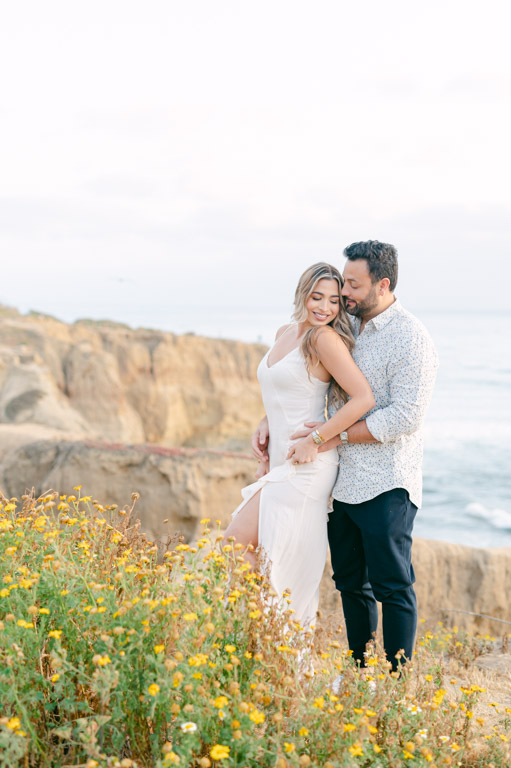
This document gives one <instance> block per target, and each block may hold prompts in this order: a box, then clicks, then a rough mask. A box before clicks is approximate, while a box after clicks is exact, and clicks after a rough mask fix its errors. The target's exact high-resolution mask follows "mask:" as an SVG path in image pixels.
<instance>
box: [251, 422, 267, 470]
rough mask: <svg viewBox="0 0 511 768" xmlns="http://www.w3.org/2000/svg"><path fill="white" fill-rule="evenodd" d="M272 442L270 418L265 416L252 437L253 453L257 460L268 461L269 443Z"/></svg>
mask: <svg viewBox="0 0 511 768" xmlns="http://www.w3.org/2000/svg"><path fill="white" fill-rule="evenodd" d="M269 441H270V433H269V429H268V417H267V416H264V418H262V419H261V421H260V422H259V425H258V427H257V429H256V431H255V432H254V434H253V435H252V441H251V443H252V453H253V454H254V456H255V458H256V459H259V461H261V460H262V459H265V460H267V459H268V443H269Z"/></svg>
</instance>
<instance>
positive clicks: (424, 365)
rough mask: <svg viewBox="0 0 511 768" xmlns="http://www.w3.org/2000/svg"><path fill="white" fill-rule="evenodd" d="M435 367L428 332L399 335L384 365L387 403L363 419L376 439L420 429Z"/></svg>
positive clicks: (381, 439)
mask: <svg viewBox="0 0 511 768" xmlns="http://www.w3.org/2000/svg"><path fill="white" fill-rule="evenodd" d="M437 369H438V357H437V353H436V350H435V348H434V346H433V342H432V341H431V339H430V338H429V336H427V335H426V334H425V333H420V332H419V333H417V332H416V333H413V331H412V332H410V333H409V334H407V337H404V335H403V336H402V337H401V344H400V347H399V348H398V349H397V350H396V351H395V353H394V354H393V356H392V358H391V360H390V361H389V364H388V366H387V376H388V379H389V390H390V403H389V404H388V405H387V406H385V407H384V408H378V409H376V410H374V411H373V412H372V413H370V414H369V415H368V416H367V419H366V428H367V430H368V431H369V433H370V434H371V435H373V437H374V438H375V439H376V441H377V442H379V443H387V442H389V441H391V440H396V439H397V438H398V437H401V435H411V434H413V433H414V432H416V431H417V430H418V429H420V427H421V425H422V423H423V421H424V416H425V415H426V410H427V407H428V405H429V402H430V400H431V395H432V394H433V386H434V383H435V378H436V373H437ZM355 426H356V425H355ZM361 442H365V441H361Z"/></svg>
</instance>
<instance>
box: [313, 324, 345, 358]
mask: <svg viewBox="0 0 511 768" xmlns="http://www.w3.org/2000/svg"><path fill="white" fill-rule="evenodd" d="M314 341H315V343H316V346H317V348H318V351H319V352H320V353H321V352H329V351H330V350H332V351H333V350H339V349H340V348H341V347H344V348H345V349H346V351H348V347H347V346H346V342H345V341H344V340H343V338H342V337H341V336H339V334H338V333H337V331H334V329H333V328H331V327H330V326H329V325H325V326H323V327H322V328H318V329H317V330H316V331H315V333H314Z"/></svg>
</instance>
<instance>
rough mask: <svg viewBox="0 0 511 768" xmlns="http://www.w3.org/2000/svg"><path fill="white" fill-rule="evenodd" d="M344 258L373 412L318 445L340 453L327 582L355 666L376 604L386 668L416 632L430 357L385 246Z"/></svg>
mask: <svg viewBox="0 0 511 768" xmlns="http://www.w3.org/2000/svg"><path fill="white" fill-rule="evenodd" d="M344 255H345V256H346V258H347V262H346V265H345V267H344V287H343V289H342V295H343V297H344V300H345V304H346V309H347V311H348V313H349V314H350V315H352V316H353V332H354V335H355V349H354V352H353V357H354V359H355V362H356V363H357V365H358V366H359V368H360V369H361V370H362V372H363V373H364V374H365V376H366V378H367V380H368V381H369V384H370V385H371V388H372V390H373V394H374V397H375V400H376V405H375V407H374V408H373V409H372V411H370V413H369V414H368V415H367V416H366V418H365V419H364V420H362V421H359V422H357V423H356V424H354V425H353V426H351V427H350V428H349V429H348V430H347V431H346V432H343V433H341V435H340V436H339V437H338V438H335V439H334V440H331V441H329V442H328V443H326V444H325V445H324V446H323V450H327V449H328V448H331V447H332V446H333V445H340V448H339V474H338V478H337V482H336V484H335V487H334V490H333V499H334V501H333V512H332V513H331V514H330V516H329V521H328V538H329V543H330V550H331V555H332V566H333V577H332V578H333V579H334V581H335V585H336V587H337V589H338V590H339V591H340V593H341V597H342V604H343V611H344V617H345V620H346V628H347V633H348V642H349V647H350V649H351V650H352V651H353V657H354V658H355V659H356V660H357V661H358V662H359V663H360V665H361V666H362V667H363V666H364V651H365V648H366V644H367V643H368V641H370V640H371V639H372V638H373V636H374V633H375V632H376V628H377V622H378V611H377V602H376V601H379V602H381V604H382V617H383V642H384V647H385V652H386V654H387V658H388V660H389V661H390V662H391V664H392V668H393V670H395V669H396V668H397V667H398V664H399V663H400V662H401V663H403V662H404V661H405V660H406V659H409V658H410V657H411V655H412V652H413V646H414V639H415V632H416V627H417V603H416V598H415V591H414V588H413V582H414V581H415V577H414V572H413V566H412V562H411V547H412V528H413V522H414V518H415V514H416V512H417V509H418V507H420V505H421V501H422V472H421V465H422V452H423V437H422V427H423V421H424V416H425V413H426V409H427V407H428V405H429V402H430V400H431V395H432V392H433V385H434V381H435V377H436V372H437V368H438V359H437V354H436V351H435V348H434V346H433V342H432V340H431V338H430V336H429V334H428V333H427V331H426V329H425V328H424V326H423V325H422V323H420V322H419V320H417V319H416V318H415V317H414V316H413V315H412V314H410V313H409V312H407V311H406V310H405V309H404V308H403V307H402V306H401V304H400V303H399V301H398V300H397V299H396V297H395V296H394V289H395V287H396V283H397V272H398V265H397V251H396V249H395V247H394V246H393V245H389V244H387V243H380V242H378V241H377V240H369V241H367V242H360V243H353V244H352V245H350V246H349V247H348V248H346V249H345V251H344ZM316 426H318V425H317V424H307V425H306V427H309V428H310V427H313V428H314V427H316ZM308 431H310V430H308ZM305 434H307V432H301V433H299V434H295V435H293V437H294V438H296V437H301V436H303V435H305Z"/></svg>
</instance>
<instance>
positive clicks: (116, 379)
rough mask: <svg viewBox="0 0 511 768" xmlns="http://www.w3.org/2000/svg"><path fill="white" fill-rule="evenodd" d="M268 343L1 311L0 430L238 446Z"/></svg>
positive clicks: (245, 437)
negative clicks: (68, 321) (22, 428)
mask: <svg viewBox="0 0 511 768" xmlns="http://www.w3.org/2000/svg"><path fill="white" fill-rule="evenodd" d="M264 350H265V347H263V346H262V345H259V344H244V343H242V342H237V341H226V340H219V339H205V338H201V337H196V336H194V335H191V334H188V335H184V336H176V335H175V334H172V333H165V332H162V331H152V330H145V329H138V330H132V329H130V328H128V327H126V326H122V325H119V324H115V323H109V322H104V323H101V322H97V323H96V322H91V321H78V322H76V323H74V324H72V325H67V324H66V323H62V322H60V321H58V320H55V319H54V318H51V317H47V316H45V315H37V314H31V315H28V316H24V315H20V314H19V313H18V312H16V311H15V310H12V309H8V308H5V307H4V308H1V307H0V424H7V425H11V426H12V425H21V424H25V425H34V428H39V429H41V428H45V429H47V430H50V431H51V432H52V434H60V436H61V437H64V438H65V437H71V438H85V437H88V438H93V439H100V440H106V441H115V442H117V441H121V442H124V443H145V442H147V443H158V444H160V445H165V446H183V445H184V446H201V447H215V448H225V449H240V448H241V449H243V448H246V447H247V445H248V441H249V438H250V435H251V434H252V431H253V428H254V426H255V424H257V422H258V421H259V419H260V418H261V415H262V404H261V399H260V394H259V386H258V383H257V378H256V369H257V365H258V363H259V360H260V359H261V357H262V355H263V354H264Z"/></svg>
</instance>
